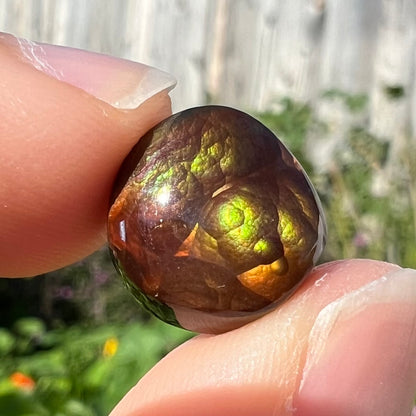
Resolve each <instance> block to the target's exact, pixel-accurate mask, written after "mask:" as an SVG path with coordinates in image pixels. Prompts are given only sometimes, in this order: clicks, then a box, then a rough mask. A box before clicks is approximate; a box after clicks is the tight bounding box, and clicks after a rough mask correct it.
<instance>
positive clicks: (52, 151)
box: [0, 46, 171, 277]
mask: <svg viewBox="0 0 416 416" xmlns="http://www.w3.org/2000/svg"><path fill="white" fill-rule="evenodd" d="M0 59H1V62H2V64H1V65H0V79H1V80H2V81H1V82H0V96H1V97H2V100H0V119H1V123H0V147H1V152H0V177H1V181H0V227H1V229H2V232H1V234H0V253H1V256H0V276H2V277H22V276H25V277H26V276H34V275H38V274H41V273H45V272H48V271H51V270H55V269H58V268H60V267H63V266H65V265H67V264H71V263H73V262H75V261H77V260H80V259H82V258H83V257H85V256H86V255H88V254H90V253H92V252H93V251H95V250H96V249H98V248H99V247H100V246H102V245H103V244H104V242H105V235H106V230H105V224H106V217H107V211H108V204H109V195H110V191H111V187H112V184H113V181H114V178H115V176H116V173H117V170H118V168H119V166H120V165H121V163H122V161H123V159H124V157H125V156H126V155H127V153H128V152H129V150H130V149H131V147H132V146H133V145H134V144H135V143H136V142H137V141H138V140H139V138H140V137H141V136H142V135H143V134H144V133H145V132H146V131H147V130H148V129H149V128H151V127H152V126H153V125H155V124H156V123H158V122H159V121H160V120H162V119H163V118H165V117H167V116H168V115H169V114H170V113H171V108H170V99H169V97H168V95H167V92H166V91H162V92H160V93H159V94H157V95H156V96H154V97H152V98H150V99H149V100H147V101H146V102H144V103H143V104H142V105H140V106H139V107H138V108H137V109H134V110H117V109H115V108H114V107H112V106H111V105H109V104H107V103H105V102H103V101H101V100H99V99H97V98H95V97H93V96H91V95H89V94H87V93H86V92H84V91H83V90H81V89H79V88H76V87H74V86H72V85H70V84H67V83H65V82H62V81H58V80H57V79H55V78H52V77H50V76H48V75H45V74H44V73H42V72H40V71H37V70H36V69H34V68H33V67H32V66H31V65H28V64H26V63H25V62H23V61H21V60H19V59H16V56H15V55H14V54H11V53H10V52H9V51H8V50H7V48H4V47H1V46H0Z"/></svg>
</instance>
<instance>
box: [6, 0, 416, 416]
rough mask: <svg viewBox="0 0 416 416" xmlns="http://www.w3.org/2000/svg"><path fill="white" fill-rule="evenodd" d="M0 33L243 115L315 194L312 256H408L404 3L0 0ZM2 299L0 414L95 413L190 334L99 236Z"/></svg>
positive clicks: (410, 85) (407, 2)
mask: <svg viewBox="0 0 416 416" xmlns="http://www.w3.org/2000/svg"><path fill="white" fill-rule="evenodd" d="M0 30H1V31H4V32H10V33H13V34H15V35H16V36H20V37H26V38H29V39H32V40H34V41H39V42H47V43H55V44H60V45H66V46H71V47H76V48H83V49H89V50H93V51H96V52H102V53H107V54H111V55H115V56H119V57H123V58H126V59H131V60H136V61H140V62H143V63H146V64H149V65H153V66H156V67H159V68H161V69H164V70H166V71H168V72H171V73H172V74H174V75H175V76H176V77H177V79H178V85H177V87H176V89H175V90H174V91H173V92H172V99H173V109H174V111H179V110H182V109H185V108H188V107H192V106H196V105H202V104H207V103H218V104H224V105H230V106H234V107H237V108H239V109H242V110H245V111H247V112H250V113H251V114H253V115H254V116H256V117H257V118H259V119H260V120H262V121H263V122H264V123H265V124H266V125H267V126H268V127H269V128H271V129H272V130H273V131H275V132H276V134H277V135H278V136H279V137H280V138H281V139H282V141H283V142H284V143H286V145H287V146H288V147H289V148H290V149H291V151H292V152H293V153H294V154H295V155H296V156H297V158H298V159H299V160H300V161H301V163H302V164H303V166H304V167H305V169H306V170H307V172H308V174H309V175H310V177H311V180H312V182H313V183H314V184H315V186H316V188H317V191H318V193H319V194H320V196H321V199H322V202H323V205H324V209H325V211H326V215H327V222H328V228H329V236H328V247H327V249H326V251H325V253H324V256H323V257H322V259H321V261H328V260H333V259H338V258H347V257H370V258H375V259H381V260H386V261H390V262H394V263H399V264H400V265H402V266H407V267H416V214H415V213H416V138H415V137H416V136H415V132H416V82H415V80H416V78H415V70H416V3H415V1H414V0H367V1H365V2H363V1H361V0H350V1H348V2H346V1H343V0H291V1H289V0H125V1H119V0H59V1H54V0H43V1H42V0H0ZM0 65H1V63H0ZM0 256H1V253H0ZM0 305H1V306H0V414H1V415H3V414H4V415H8V416H14V415H15V416H34V415H37V416H43V415H45V416H52V415H54V416H55V415H65V416H67V415H68V416H84V415H85V416H101V415H106V414H108V412H109V410H110V409H111V408H112V407H113V406H114V404H115V403H116V402H117V401H118V400H119V399H120V398H121V397H122V396H123V395H124V394H125V392H126V391H127V390H128V389H129V388H130V387H131V386H132V385H133V384H134V383H135V382H136V380H137V378H138V377H139V376H140V375H142V374H144V373H145V372H146V371H147V370H148V369H149V368H150V367H151V366H152V365H153V364H154V363H155V362H156V361H157V360H159V359H160V358H161V357H162V356H163V355H164V354H166V353H167V352H168V351H169V350H170V349H172V348H173V347H174V346H176V345H177V344H178V343H180V342H182V341H184V340H185V339H187V338H189V337H190V336H191V335H192V334H189V333H188V332H186V331H182V330H180V329H176V328H173V327H170V326H168V325H164V324H162V323H160V322H157V321H156V320H154V319H153V318H151V317H150V316H148V315H147V314H146V313H144V312H142V311H141V309H140V308H139V307H138V306H137V304H136V303H135V301H134V300H133V299H132V298H131V296H130V295H129V294H128V293H127V291H126V290H125V289H124V287H123V286H122V283H121V282H120V280H119V279H118V278H117V276H116V275H115V272H114V270H113V268H112V265H111V263H110V260H109V257H108V254H107V250H106V249H105V248H103V250H101V251H99V252H98V253H95V254H94V255H93V256H91V257H90V258H88V259H85V260H84V261H82V262H80V263H78V264H76V265H73V266H70V267H67V268H65V269H63V270H59V271H56V272H53V273H50V274H48V275H45V276H41V277H39V278H36V279H21V280H8V279H0Z"/></svg>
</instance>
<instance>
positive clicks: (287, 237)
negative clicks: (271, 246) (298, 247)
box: [279, 211, 299, 243]
mask: <svg viewBox="0 0 416 416" xmlns="http://www.w3.org/2000/svg"><path fill="white" fill-rule="evenodd" d="M279 219H280V221H279V225H280V228H281V232H280V237H281V239H282V242H288V243H289V242H292V243H294V242H297V241H298V240H299V235H298V230H297V229H296V226H295V224H294V223H293V218H292V217H291V215H290V214H289V213H288V212H283V211H279Z"/></svg>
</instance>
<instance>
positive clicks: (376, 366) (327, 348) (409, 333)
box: [296, 269, 416, 416]
mask: <svg viewBox="0 0 416 416" xmlns="http://www.w3.org/2000/svg"><path fill="white" fill-rule="evenodd" d="M308 341H309V342H308V351H307V355H306V361H305V366H304V371H303V375H302V379H301V382H300V388H299V393H298V397H297V399H296V402H297V404H296V408H297V411H298V413H296V414H299V415H303V414H319V415H321V416H326V415H334V414H337V415H339V416H341V415H344V414H345V415H347V414H348V415H352V414H357V415H358V414H367V415H370V414H371V415H372V414H383V415H386V416H387V415H399V414H400V415H401V414H403V415H404V414H410V412H411V409H412V402H413V398H414V394H415V392H416V271H415V270H411V269H400V270H398V271H394V272H391V273H389V274H387V275H386V276H383V277H382V278H379V279H378V280H375V281H373V282H371V283H370V284H367V285H365V286H363V287H361V288H360V289H358V290H356V291H354V292H351V293H348V294H346V295H344V296H343V297H341V298H339V299H337V300H336V301H334V302H332V303H331V304H329V305H328V306H326V307H325V308H324V309H323V310H322V311H321V312H320V314H319V315H318V317H317V319H316V321H315V323H314V326H313V328H312V331H311V332H310V335H309V340H308ZM306 409H307V410H306ZM311 409H313V411H312V413H310V412H311ZM314 412H315V413H314ZM406 412H407V413H406Z"/></svg>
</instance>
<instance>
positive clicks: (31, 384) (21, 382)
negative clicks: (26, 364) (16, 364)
mask: <svg viewBox="0 0 416 416" xmlns="http://www.w3.org/2000/svg"><path fill="white" fill-rule="evenodd" d="M9 380H10V381H11V383H12V384H13V385H14V386H15V387H17V388H18V389H21V390H26V391H32V390H33V389H34V388H35V385H36V383H35V381H34V380H33V379H32V378H31V377H29V376H27V375H26V374H23V373H21V372H19V371H16V372H15V373H13V374H12V375H11V376H10V377H9Z"/></svg>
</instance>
